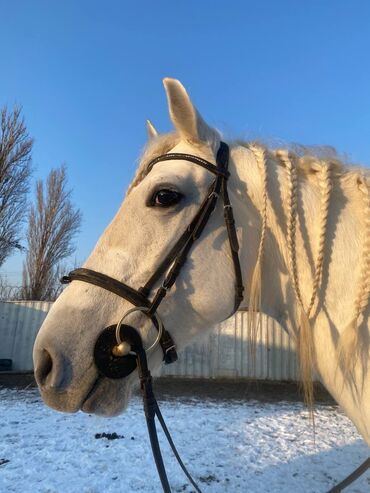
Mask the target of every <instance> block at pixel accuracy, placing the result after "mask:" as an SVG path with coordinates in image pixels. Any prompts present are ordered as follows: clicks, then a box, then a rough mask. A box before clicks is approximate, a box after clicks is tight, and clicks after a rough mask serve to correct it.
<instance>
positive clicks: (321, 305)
mask: <svg viewBox="0 0 370 493" xmlns="http://www.w3.org/2000/svg"><path fill="white" fill-rule="evenodd" d="M164 86H165V89H166V92H167V97H168V104H169V112H170V116H171V120H172V122H173V124H174V127H175V132H174V133H170V134H165V135H159V134H158V133H157V132H156V130H155V129H154V127H153V126H152V125H151V124H150V123H148V131H149V137H150V138H149V142H148V145H147V146H146V148H145V151H144V153H143V156H142V159H141V163H140V166H139V168H138V171H137V174H136V176H135V178H134V180H133V182H132V184H131V186H130V187H129V190H128V192H127V195H126V198H125V199H124V201H123V203H122V206H121V208H120V209H119V211H118V212H117V214H116V216H115V217H114V219H113V221H112V222H111V224H110V225H109V226H108V227H107V229H106V230H105V232H104V233H103V235H102V236H101V238H100V240H99V241H98V243H97V245H96V247H95V249H94V250H93V252H92V253H91V255H90V257H89V258H88V260H87V261H86V263H85V265H84V267H86V268H90V269H93V270H95V271H98V272H102V273H104V274H107V275H109V276H111V277H113V278H115V279H118V280H120V281H122V282H125V283H127V284H128V285H130V286H133V287H136V288H138V287H139V286H141V285H143V283H145V281H146V280H147V279H148V278H149V277H150V275H151V273H153V272H154V270H155V269H156V267H157V266H158V264H159V262H160V260H161V259H163V258H164V257H165V256H166V254H167V253H168V252H169V250H170V249H171V246H172V245H173V244H174V243H175V242H176V240H177V239H178V237H179V235H180V234H181V233H182V232H183V229H184V227H186V226H187V224H188V223H189V222H190V220H191V218H192V217H193V216H194V214H195V213H196V211H197V210H198V208H199V205H200V203H201V202H202V200H203V198H204V195H205V193H206V191H207V189H208V186H209V184H210V181H211V180H212V179H213V176H212V175H211V174H210V173H209V172H208V171H207V170H205V169H203V168H201V167H199V166H194V165H192V164H191V163H189V162H188V161H178V160H176V161H170V162H167V161H166V162H159V163H158V164H156V166H154V167H153V169H151V170H150V172H148V169H147V164H148V162H149V161H150V160H152V159H153V158H154V157H156V156H159V155H161V154H163V153H168V152H170V151H171V152H182V153H189V154H193V155H198V156H200V157H202V158H204V159H207V160H208V161H211V162H215V155H216V152H217V150H218V147H219V144H220V135H219V133H218V132H217V131H216V130H214V129H212V128H210V127H209V126H208V125H207V124H206V123H205V122H204V120H203V119H202V118H201V116H200V115H199V113H198V112H197V110H196V109H195V108H194V106H193V104H192V102H191V100H190V98H189V96H188V94H187V92H186V91H185V89H184V87H183V86H182V85H181V83H180V82H179V81H177V80H173V79H165V80H164ZM229 145H230V149H231V155H230V165H229V171H230V178H229V194H230V199H231V203H232V205H233V207H234V215H235V222H236V225H237V233H238V238H239V243H240V252H239V253H240V260H241V264H242V269H243V279H244V284H245V288H246V289H245V298H244V304H243V306H244V307H248V308H249V310H250V311H251V313H252V316H251V320H252V322H255V323H252V324H251V337H252V338H255V337H256V326H258V317H257V316H256V314H257V311H258V310H261V311H262V312H264V313H266V314H268V315H269V316H271V317H273V318H275V319H276V320H277V321H278V322H279V323H280V324H281V325H282V326H283V328H284V329H285V330H286V331H288V332H289V334H291V336H292V337H294V338H295V339H296V341H297V345H298V348H299V353H300V359H301V371H302V379H303V382H304V385H305V389H306V396H307V399H308V401H309V402H310V401H312V384H311V379H312V377H311V367H313V368H314V371H315V372H316V376H317V377H319V378H320V379H321V381H322V382H323V383H324V385H325V386H326V388H327V389H328V390H329V392H330V393H331V394H332V395H333V397H334V398H335V399H336V400H337V402H338V403H339V404H340V405H341V406H342V408H343V409H344V411H345V412H346V414H347V415H348V416H349V417H350V419H351V420H352V421H353V423H354V424H355V425H356V427H357V428H358V430H359V432H360V433H361V434H362V436H363V437H364V439H365V440H366V441H367V443H368V444H369V445H370V373H369V368H368V363H369V356H370V355H369V351H370V332H369V329H370V327H369V303H368V300H369V290H370V191H369V188H370V177H369V173H368V171H365V170H364V169H360V168H358V169H354V168H349V167H346V166H344V165H343V163H341V162H340V160H339V159H338V158H336V157H335V155H332V156H329V157H324V156H323V155H321V156H320V155H316V156H315V155H314V154H313V152H312V151H311V152H310V151H309V150H308V149H304V148H300V149H299V150H297V149H295V151H293V150H292V151H289V152H288V150H286V149H285V150H284V149H282V150H268V149H267V148H265V147H264V146H263V145H261V144H258V143H249V144H248V143H244V142H232V143H230V144H229ZM316 154H317V153H316ZM168 190H170V191H172V192H173V191H174V192H175V194H174V195H173V196H174V197H175V198H176V200H173V201H170V202H171V203H170V205H169V206H168V207H164V206H163V205H162V204H161V202H160V199H159V198H158V197H159V196H160V192H161V191H162V193H166V191H168ZM104 193H108V192H107V191H104V190H100V191H99V194H97V198H96V200H104ZM221 207H222V206H221V204H218V205H217V207H216V210H215V212H214V213H213V215H212V216H211V219H210V221H209V222H208V224H207V226H206V229H205V231H204V232H203V234H202V236H201V237H200V239H199V240H197V242H196V243H195V245H194V246H193V248H192V250H191V252H190V257H189V259H188V261H187V262H186V264H185V266H184V267H183V269H182V271H181V273H180V276H179V278H178V280H177V282H176V284H175V285H174V286H173V288H172V289H171V290H170V291H169V293H168V294H167V297H166V298H165V300H164V302H163V303H162V304H161V306H160V308H159V313H160V316H161V318H162V319H163V320H164V323H165V326H166V328H167V329H168V330H169V332H170V333H171V335H172V337H173V338H174V340H175V343H176V346H177V348H178V349H179V350H181V349H183V348H184V347H185V346H186V345H187V344H189V343H190V342H192V341H193V340H194V338H196V337H200V336H201V335H203V334H205V333H206V331H207V330H209V329H210V328H212V327H213V326H214V325H215V324H217V323H219V322H220V321H222V320H224V319H225V318H227V317H228V316H229V314H230V312H231V311H232V307H233V303H234V283H235V279H234V270H233V264H232V260H231V257H230V250H229V245H228V237H227V234H226V231H225V225H224V222H223V213H222V210H221ZM130 307H131V306H130V304H129V303H128V302H127V301H125V300H123V299H122V298H120V297H118V296H116V295H114V294H113V293H111V292H109V291H106V290H104V289H101V288H100V287H97V286H93V285H91V284H86V283H83V282H79V281H75V282H73V283H72V284H71V285H70V286H69V287H67V288H66V289H65V291H64V292H63V293H62V294H61V296H60V297H59V298H58V300H57V301H56V302H55V303H54V305H53V307H52V309H51V311H50V312H49V314H48V316H47V318H46V320H45V322H44V324H43V326H42V328H41V329H40V332H39V334H38V336H37V340H36V343H35V348H34V363H35V375H36V379H37V382H38V385H39V387H40V390H41V394H42V397H43V399H44V400H45V402H46V403H47V404H48V405H49V406H51V407H53V408H55V409H58V410H61V411H66V412H75V411H77V410H79V409H82V410H83V411H86V412H89V413H96V414H101V415H114V414H118V413H120V412H122V411H123V410H124V409H125V407H126V405H127V403H128V400H129V397H130V389H131V387H132V385H133V384H134V383H135V382H136V381H137V374H136V372H134V373H132V374H131V375H129V376H128V377H126V378H124V379H121V380H111V379H107V378H102V379H99V380H98V383H96V379H97V369H96V366H95V364H94V358H93V350H94V344H95V341H96V339H97V337H98V335H99V334H100V333H101V331H102V330H103V329H104V328H105V327H107V326H109V325H113V324H116V323H117V322H118V320H119V319H120V318H121V316H122V314H123V313H125V312H126V311H127V309H129V308H130ZM133 319H134V320H135V324H134V325H135V326H136V327H140V331H141V335H142V338H143V340H144V342H145V344H146V345H150V344H151V341H152V340H153V337H155V334H156V331H155V329H154V328H153V326H152V324H151V322H150V320H149V319H147V318H146V317H145V316H144V315H142V314H139V315H138V314H137V313H136V315H135V316H133ZM161 363H162V352H161V350H160V348H157V350H155V351H154V352H153V353H152V354H151V355H150V358H149V366H150V368H151V369H152V370H153V369H155V368H158V367H159V366H160V365H161Z"/></svg>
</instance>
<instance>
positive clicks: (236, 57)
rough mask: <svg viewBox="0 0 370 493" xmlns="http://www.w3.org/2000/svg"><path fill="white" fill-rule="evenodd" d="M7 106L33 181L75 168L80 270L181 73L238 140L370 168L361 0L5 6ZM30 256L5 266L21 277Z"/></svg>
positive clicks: (68, 0)
mask: <svg viewBox="0 0 370 493" xmlns="http://www.w3.org/2000/svg"><path fill="white" fill-rule="evenodd" d="M0 18H1V30H0V44H1V47H2V49H1V64H0V71H1V72H0V106H2V105H4V104H8V105H13V104H14V103H18V104H21V105H23V113H24V117H25V119H26V122H27V125H28V128H29V131H30V134H31V135H32V136H33V137H34V138H35V146H34V153H33V160H34V167H35V172H34V179H36V178H39V177H42V178H44V177H46V175H47V173H48V171H49V170H50V168H51V167H53V166H58V165H59V164H61V163H62V162H65V163H67V166H68V176H69V183H70V185H71V187H72V188H73V190H74V192H73V197H74V201H75V204H76V205H77V206H78V207H79V208H80V209H81V211H82V213H83V223H82V230H81V233H80V235H79V237H78V240H77V242H76V243H77V250H76V258H77V261H78V262H82V261H83V260H84V259H85V258H86V256H87V255H88V253H89V251H90V250H91V249H92V247H93V245H94V244H95V242H96V240H97V238H98V237H99V235H100V234H101V232H102V231H103V229H104V227H105V226H106V225H107V224H108V222H109V221H110V219H111V218H112V216H113V215H114V213H115V211H116V210H117V208H118V206H119V204H120V202H121V200H122V198H123V194H124V191H125V189H126V187H127V185H128V183H129V182H130V180H131V178H132V176H133V173H134V170H135V166H136V158H137V156H138V154H139V151H140V149H141V147H142V146H143V145H144V143H145V139H146V131H145V120H146V119H147V118H150V119H152V120H153V122H154V123H155V125H156V127H157V128H158V129H159V130H161V131H166V130H169V129H170V122H169V119H168V114H167V107H166V100H165V95H164V91H163V87H162V82H161V81H162V78H163V77H166V76H171V77H176V78H179V79H180V80H181V81H182V82H183V84H184V85H185V86H186V88H187V89H188V90H189V92H190V94H191V96H192V98H193V101H194V102H195V103H196V105H197V106H198V107H199V109H200V111H201V113H202V114H203V115H204V116H205V118H206V119H207V121H208V122H209V123H211V124H213V125H215V126H217V128H219V129H221V130H222V131H223V132H225V134H226V135H228V136H234V137H243V138H246V139H248V138H255V137H263V138H277V139H282V140H284V141H289V142H292V141H293V142H300V143H304V144H330V145H333V146H335V147H336V148H337V149H338V150H339V151H340V152H342V153H346V154H348V155H349V157H350V158H351V159H352V160H353V161H355V162H360V163H363V164H365V165H367V166H369V165H370V28H369V26H370V3H369V2H368V1H365V0H358V1H356V2H349V1H347V0H346V1H344V0H328V1H315V0H309V1H308V0H306V1H303V0H302V1H298V0H289V1H288V0H279V1H276V0H269V1H267V0H259V1H258V2H257V1H248V0H244V1H242V0H236V1H232V0H230V1H229V2H221V1H217V0H212V1H210V0H201V1H200V0H197V1H195V0H187V1H175V0H172V1H169V0H166V1H161V0H157V1H156V2H153V1H130V2H129V1H124V0H121V1H118V0H105V1H104V2H103V1H101V0H100V1H96V0H79V1H77V0H63V2H60V1H56V0H43V1H41V0H32V1H29V0H12V1H9V0H0ZM21 269H22V259H21V257H19V256H17V255H16V256H14V257H12V258H11V259H10V260H9V261H8V262H7V263H6V265H5V266H4V268H3V271H5V272H8V273H9V279H13V280H15V279H18V278H19V275H20V271H21Z"/></svg>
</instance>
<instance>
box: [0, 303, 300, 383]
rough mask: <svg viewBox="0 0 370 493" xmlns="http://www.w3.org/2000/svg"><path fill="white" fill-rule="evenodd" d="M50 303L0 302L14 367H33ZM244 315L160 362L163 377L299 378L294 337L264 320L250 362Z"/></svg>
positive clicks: (1, 329)
mask: <svg viewBox="0 0 370 493" xmlns="http://www.w3.org/2000/svg"><path fill="white" fill-rule="evenodd" d="M51 305H52V303H47V302H35V301H33V302H0V358H10V359H12V360H13V370H18V371H27V370H29V371H31V370H32V347H33V342H34V340H35V337H36V334H37V332H38V330H39V328H40V326H41V324H42V322H43V320H44V318H45V317H46V314H47V312H48V311H49V309H50V307H51ZM247 317H248V315H247V313H245V312H244V313H243V312H239V313H237V314H236V315H235V316H234V317H232V318H230V319H229V320H227V321H225V322H223V323H222V324H220V325H217V326H216V327H215V328H214V330H213V331H212V332H211V333H210V335H209V336H208V338H207V339H206V341H205V342H204V343H195V344H192V345H191V346H189V347H188V348H187V349H186V350H185V351H183V352H182V353H181V354H180V355H179V360H178V361H177V362H176V363H173V364H172V365H168V366H164V367H163V370H162V375H164V376H182V377H193V378H194V377H195V378H196V377H203V378H217V377H218V378H221V377H222V378H252V379H257V380H259V379H261V380H294V381H295V380H298V365H297V359H296V353H295V348H294V343H293V341H292V340H291V339H290V338H289V337H288V335H287V334H286V333H285V332H284V331H283V330H282V329H281V327H280V326H279V325H278V324H277V323H276V322H274V321H273V320H271V319H269V318H267V317H266V318H263V330H262V334H261V337H260V338H259V340H258V341H257V354H256V359H255V364H252V361H251V358H250V357H249V353H250V351H249V349H250V346H249V340H248V335H247Z"/></svg>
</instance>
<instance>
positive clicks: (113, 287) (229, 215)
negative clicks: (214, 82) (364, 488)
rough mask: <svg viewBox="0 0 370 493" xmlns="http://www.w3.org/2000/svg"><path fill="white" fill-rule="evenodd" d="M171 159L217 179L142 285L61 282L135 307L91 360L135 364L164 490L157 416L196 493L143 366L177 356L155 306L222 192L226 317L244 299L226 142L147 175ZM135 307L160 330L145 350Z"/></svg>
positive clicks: (119, 371)
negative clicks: (230, 300) (228, 281)
mask: <svg viewBox="0 0 370 493" xmlns="http://www.w3.org/2000/svg"><path fill="white" fill-rule="evenodd" d="M170 160H171V161H176V160H182V161H189V162H191V163H194V164H197V165H198V166H202V167H203V168H205V169H206V170H208V171H209V172H211V173H213V174H214V175H215V178H214V180H213V182H212V183H211V185H210V186H209V188H208V191H207V194H206V196H205V198H204V200H203V202H202V203H201V205H200V207H199V209H198V211H197V213H196V214H195V216H194V217H193V219H192V221H191V222H190V224H189V225H188V227H187V228H186V229H185V231H184V232H183V233H182V235H181V236H180V238H179V239H178V240H177V242H176V243H175V245H174V246H173V247H172V248H171V250H170V252H169V253H168V254H167V256H166V257H165V258H164V259H163V260H162V262H161V263H160V264H159V266H158V267H157V269H156V270H155V271H154V273H153V274H152V275H151V277H150V278H149V279H148V281H147V282H146V284H145V285H144V286H142V287H140V288H139V289H138V290H136V289H134V288H132V287H131V286H128V285H127V284H125V283H123V282H121V281H118V280H116V279H113V278H112V277H109V276H107V275H105V274H102V273H100V272H96V271H93V270H91V269H84V268H80V269H75V270H73V271H72V272H70V273H69V274H68V276H64V277H63V278H62V280H61V281H62V282H63V283H64V284H68V283H70V282H72V281H83V282H87V283H90V284H94V285H95V286H98V287H100V288H103V289H105V290H107V291H110V292H111V293H114V294H116V295H117V296H120V297H121V298H124V299H125V300H127V301H129V302H130V303H131V304H132V305H134V307H135V308H131V309H130V310H128V311H127V312H126V313H125V314H124V315H123V317H122V318H121V320H120V321H119V322H118V324H117V325H112V326H110V327H107V328H106V329H104V331H103V332H102V333H101V334H100V335H99V337H98V339H97V341H96V344H95V349H94V359H95V364H96V366H97V368H98V372H99V375H100V376H105V377H107V378H112V379H118V378H123V377H126V376H128V375H129V374H130V373H132V372H133V371H134V370H135V369H136V368H137V370H138V374H139V379H140V384H141V390H142V395H143V403H144V412H145V417H146V421H147V426H148V432H149V438H150V443H151V446H152V451H153V456H154V460H155V463H156V466H157V470H158V474H159V477H160V480H161V483H162V488H163V491H164V493H171V488H170V485H169V482H168V479H167V474H166V470H165V467H164V463H163V458H162V454H161V450H160V447H159V442H158V436H157V430H156V426H155V417H157V418H158V420H159V422H160V424H161V426H162V428H163V431H164V434H165V436H166V438H167V440H168V442H169V445H170V447H171V449H172V451H173V453H174V455H175V457H176V459H177V461H178V463H179V464H180V466H181V468H182V470H183V471H184V473H185V475H186V476H187V478H188V480H189V481H190V483H191V484H192V485H193V487H194V488H195V490H196V491H197V492H198V493H202V492H201V490H200V489H199V487H198V486H197V484H196V483H195V482H194V480H193V478H192V477H191V475H190V474H189V472H188V471H187V469H186V467H185V465H184V463H183V462H182V460H181V458H180V456H179V454H178V452H177V450H176V447H175V445H174V443H173V441H172V438H171V436H170V434H169V431H168V429H167V426H166V424H165V422H164V419H163V416H162V414H161V412H160V409H159V406H158V403H157V401H156V399H155V396H154V393H153V387H152V377H151V374H150V371H149V369H148V366H147V359H146V353H147V352H149V351H151V350H153V349H154V348H155V347H156V346H157V344H160V346H161V348H162V351H163V361H164V362H165V364H170V363H173V362H174V361H176V360H177V351H176V345H175V342H174V340H173V338H172V336H171V334H170V333H169V332H168V331H167V330H166V329H165V328H164V327H163V323H162V321H161V319H160V317H159V315H158V313H157V309H158V307H159V305H160V304H161V302H162V301H163V299H164V298H165V296H166V294H167V291H168V290H170V289H171V287H172V286H173V285H174V283H175V282H176V279H177V277H178V275H179V274H180V271H181V268H182V267H183V265H184V264H185V262H186V260H187V257H188V255H189V252H190V250H191V248H192V246H193V244H194V242H195V241H196V240H197V239H198V238H199V237H200V235H201V234H202V232H203V230H204V228H205V226H206V224H207V222H208V220H209V218H210V216H211V214H212V212H213V211H214V209H215V207H216V204H217V201H218V199H219V197H220V196H221V198H222V201H223V207H224V220H225V225H226V230H227V235H228V239H229V244H230V250H231V257H232V261H233V265H234V272H235V296H234V308H233V311H232V313H230V316H231V315H233V314H234V313H235V312H236V311H237V309H238V308H239V305H240V303H241V301H242V300H243V290H244V287H243V279H242V273H241V267H240V261H239V243H238V238H237V234H236V229H235V221H234V216H233V210H232V206H231V203H230V199H229V194H228V190H227V180H228V178H229V176H230V173H229V171H228V164H229V147H228V145H227V144H225V143H224V142H221V143H220V147H219V149H218V152H217V156H216V164H213V163H211V162H209V161H207V160H205V159H203V158H201V157H199V156H194V155H192V154H183V153H169V154H163V155H161V156H158V157H156V158H155V159H153V160H152V161H150V162H149V164H148V165H147V170H148V173H149V172H150V170H151V169H152V168H153V166H154V165H155V164H157V163H159V162H163V161H170ZM160 279H163V281H162V284H161V285H160V287H159V288H158V289H157V291H156V292H155V294H154V297H153V298H152V300H150V299H149V296H150V294H151V292H152V291H153V289H154V287H155V285H156V284H157V283H158V281H160ZM134 311H140V312H142V313H143V314H145V315H146V316H147V317H148V318H150V320H151V321H152V322H153V324H154V326H155V327H156V329H157V330H158V336H157V338H156V340H155V342H154V343H153V344H152V345H151V347H150V348H148V349H144V347H143V343H142V339H141V336H140V333H139V332H138V331H137V330H136V329H135V328H134V327H132V326H130V325H127V324H123V321H124V320H125V319H126V317H127V316H128V315H129V314H131V313H133V312H134ZM124 343H126V346H128V349H127V348H125V347H124ZM120 347H121V350H120ZM369 467H370V458H369V459H367V460H366V461H365V462H364V463H363V464H361V465H360V467H358V468H357V469H356V470H355V471H354V472H353V473H351V474H350V475H349V476H348V477H347V478H345V479H344V480H343V481H342V482H341V483H339V484H337V485H336V486H334V487H333V488H331V489H330V491H328V492H327V493H339V492H341V491H342V490H343V489H344V488H346V487H347V486H348V485H350V484H351V483H353V482H354V481H355V480H356V479H357V478H358V477H359V476H360V475H361V474H363V473H364V472H365V471H366V470H367V469H368V468H369Z"/></svg>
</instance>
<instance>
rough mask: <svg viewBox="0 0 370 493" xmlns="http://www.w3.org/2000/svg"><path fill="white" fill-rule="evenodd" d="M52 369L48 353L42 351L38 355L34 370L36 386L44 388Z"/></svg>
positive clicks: (44, 350)
mask: <svg viewBox="0 0 370 493" xmlns="http://www.w3.org/2000/svg"><path fill="white" fill-rule="evenodd" d="M52 369H53V360H52V357H51V356H50V353H49V351H47V350H46V349H42V350H41V352H40V353H39V355H38V359H37V367H36V369H35V377H36V381H37V383H38V385H40V386H42V387H44V386H45V385H46V382H47V379H48V376H49V375H50V373H51V371H52Z"/></svg>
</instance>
